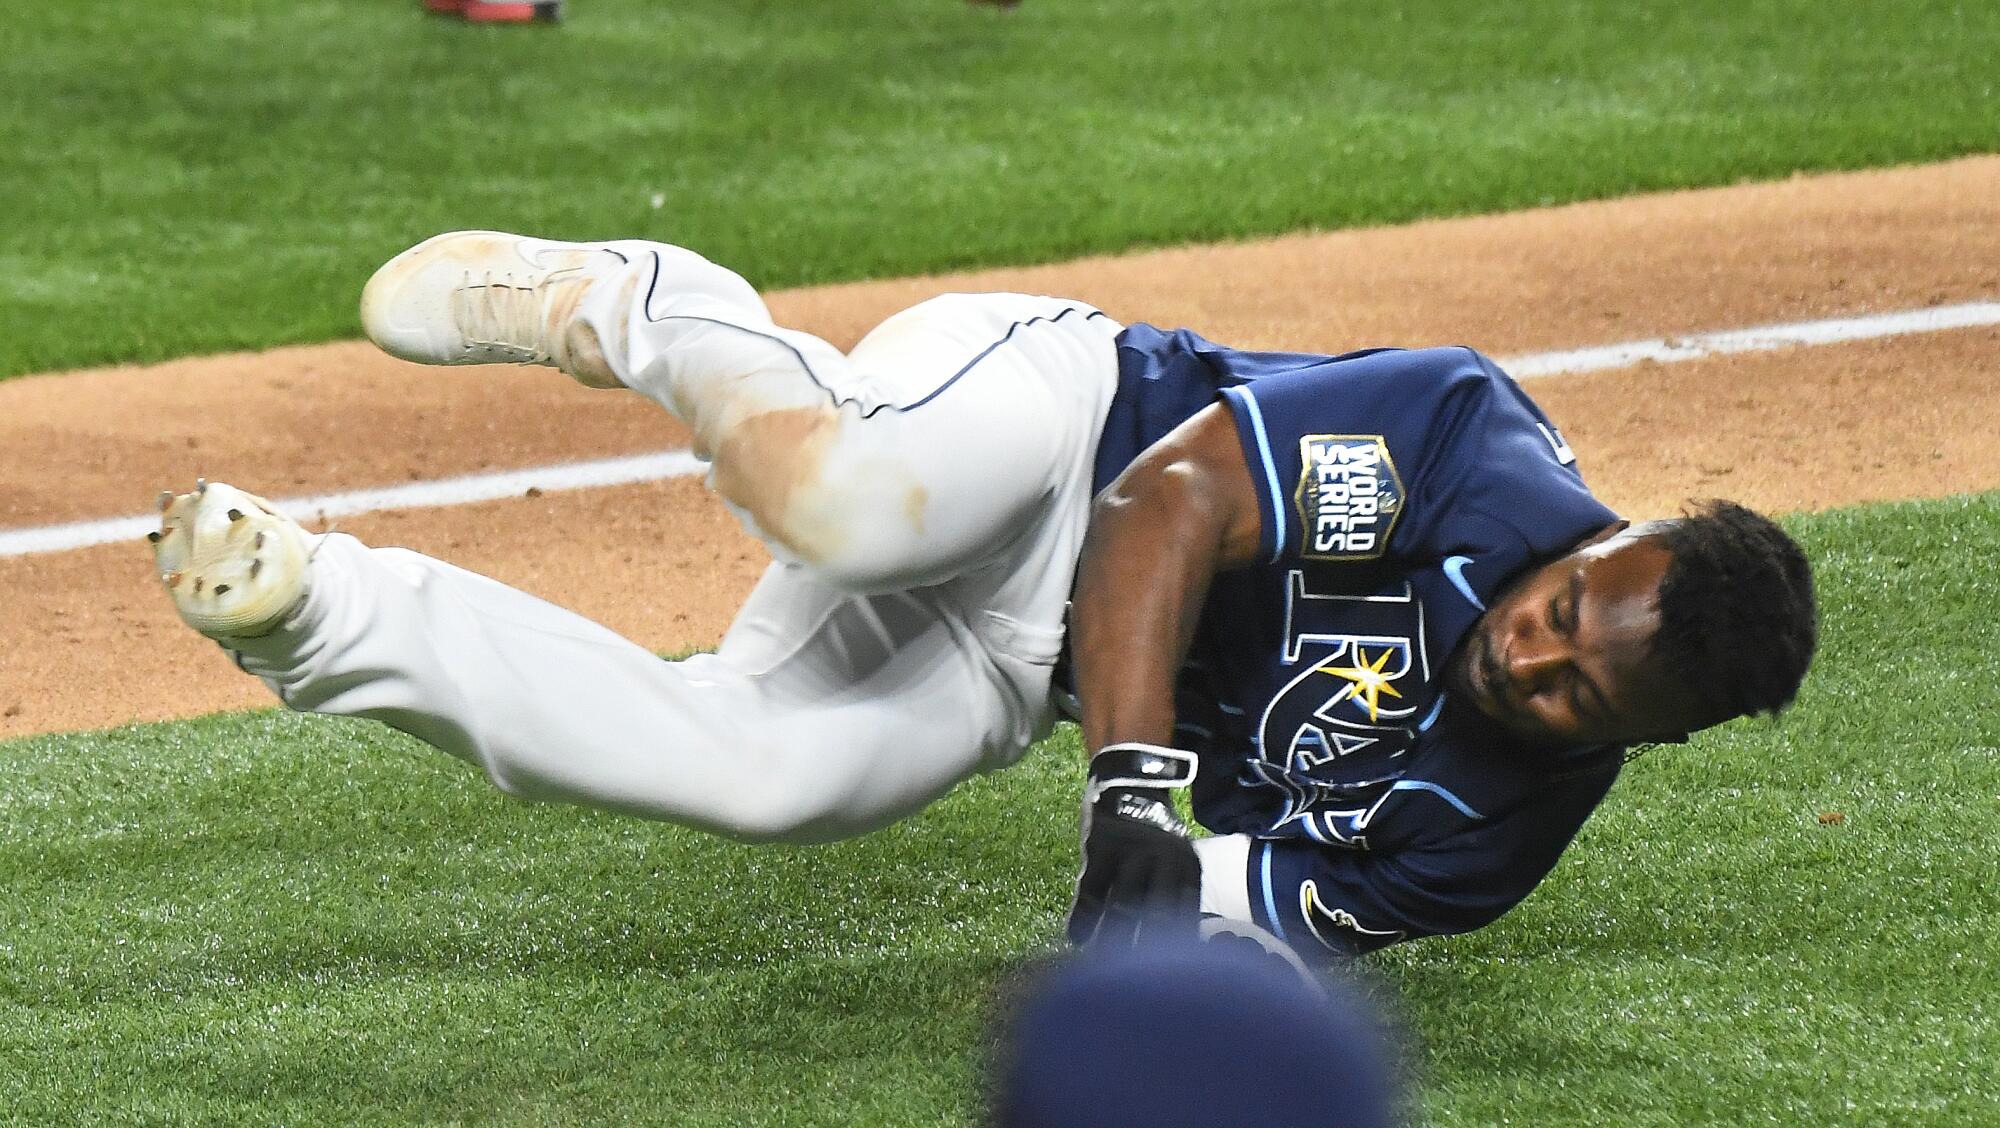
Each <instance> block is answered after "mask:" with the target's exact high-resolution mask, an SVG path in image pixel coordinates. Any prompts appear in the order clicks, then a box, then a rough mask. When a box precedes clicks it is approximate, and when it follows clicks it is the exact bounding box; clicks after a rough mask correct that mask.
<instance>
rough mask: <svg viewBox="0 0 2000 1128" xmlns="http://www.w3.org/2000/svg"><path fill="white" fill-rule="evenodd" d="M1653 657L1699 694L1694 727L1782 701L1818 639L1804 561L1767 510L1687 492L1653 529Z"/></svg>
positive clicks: (1768, 709)
mask: <svg viewBox="0 0 2000 1128" xmlns="http://www.w3.org/2000/svg"><path fill="white" fill-rule="evenodd" d="M1655 535H1656V536H1657V537H1658V538H1659V543H1660V544H1661V546H1662V547H1664V548H1665V549H1666V550H1667V551H1668V552H1669V553H1670V554H1671V555H1672V557H1673V558H1672V560H1671V561H1669V562H1668V564H1667V570H1666V574H1665V576H1664V577H1662V578H1661V580H1660V630H1659V633H1658V634H1657V635H1655V636H1654V639H1653V655H1654V658H1655V660H1657V661H1659V662H1661V663H1663V664H1664V667H1665V669H1666V672H1667V673H1668V674H1669V675H1670V676H1671V677H1673V678H1675V679H1676V680H1678V681H1679V682H1680V683H1681V684H1682V685H1683V686H1684V687H1686V688H1687V689H1688V690H1689V691H1690V692H1692V693H1693V694H1694V695H1695V696H1696V698H1697V699H1699V700H1700V701H1701V702H1702V703H1703V706H1704V708H1703V712H1702V713H1701V714H1700V715H1699V717H1698V723H1697V724H1696V725H1695V727H1696V728H1707V727H1709V726H1710V725H1719V724H1721V723H1722V722H1724V721H1728V720H1733V719H1735V718H1737V717H1747V716H1752V715H1754V714H1758V713H1767V714H1768V713H1776V712H1778V711H1779V710H1780V709H1783V708H1784V707H1785V706H1787V705H1789V704H1791V702H1792V698H1793V697H1795V696H1797V694H1798V691H1799V683H1800V682H1802V681H1804V680H1805V676H1806V667H1807V666H1809V665H1811V664H1812V656H1813V648H1814V647H1815V646H1817V645H1818V642H1819V612H1818V609H1817V608H1816V606H1815V605H1814V601H1813V582H1812V567H1811V565H1809V564H1808V563H1807V562H1806V554H1805V551H1804V550H1803V549H1801V548H1799V545H1798V542H1797V541H1794V540H1793V539H1792V538H1791V537H1790V536H1789V535H1787V534H1786V532H1785V530H1783V529H1781V528H1779V527H1778V526H1777V524H1776V523H1775V522H1773V521H1772V520H1771V519H1770V518H1768V517H1765V516H1763V515H1762V514H1759V513H1756V512H1754V511H1752V510H1750V509H1746V508H1744V507H1743V506H1741V505H1738V504H1736V503H1735V502H1732V501H1721V500H1717V499H1710V500H1706V501H1698V502H1693V503H1691V504H1690V505H1689V507H1688V508H1687V509H1686V510H1685V511H1684V512H1683V515H1682V516H1681V517H1680V518H1679V519H1678V520H1674V521H1669V522H1666V523H1665V527H1664V528H1662V529H1661V531H1660V532H1658V533H1657V534H1655Z"/></svg>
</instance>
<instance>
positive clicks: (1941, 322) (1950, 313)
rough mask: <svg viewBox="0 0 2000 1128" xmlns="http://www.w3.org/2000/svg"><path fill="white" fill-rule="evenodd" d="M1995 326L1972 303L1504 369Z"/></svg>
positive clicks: (1539, 370) (1765, 328)
mask: <svg viewBox="0 0 2000 1128" xmlns="http://www.w3.org/2000/svg"><path fill="white" fill-rule="evenodd" d="M1993 324H2000V302H1967V303H1965V304H1963V305H1949V306H1932V307H1931V308H1929V309H1910V310H1902V311H1899V312H1896V313H1876V314H1870V315H1868V316H1866V317H1836V318H1829V319H1827V320H1825V321H1798V322H1793V323H1792V324H1789V325H1759V326H1756V327H1754V328H1750V329H1728V330H1724V331H1723V332H1720V333H1703V334H1701V335H1699V336H1694V337H1655V338H1654V339H1652V340H1650V341H1627V342H1625V343H1624V344H1618V345H1599V346H1597V347H1596V348H1589V349H1572V350H1570V351H1568V352H1548V353H1536V354H1534V355H1533V356H1519V357H1514V358H1513V359H1511V360H1502V361H1500V362H1499V363H1500V367H1502V368H1504V369H1506V370H1507V372H1508V373H1509V374H1510V375H1512V376H1513V377H1514V378H1515V379H1517V380H1530V379H1533V378H1535V377H1537V376H1565V375H1570V374H1573V373H1578V372H1601V371H1604V370H1605V369H1608V368H1626V367H1629V366H1631V365H1634V364H1638V363H1639V362H1640V361H1645V360H1652V361H1658V362H1660V363H1662V364H1673V363H1675V362H1678V361H1683V360H1700V359H1701V358H1702V357H1705V356H1720V355H1722V354H1724V353H1742V352H1768V351H1771V350H1773V349H1784V348H1793V347H1796V346H1800V345H1831V344H1838V343H1839V342H1841V341H1865V340H1868V339H1870V338H1873V337H1900V336H1903V335H1905V334H1908V333H1936V332H1938V331H1940V330H1944V329H1970V328H1972V327H1974V326H1978V325H1993Z"/></svg>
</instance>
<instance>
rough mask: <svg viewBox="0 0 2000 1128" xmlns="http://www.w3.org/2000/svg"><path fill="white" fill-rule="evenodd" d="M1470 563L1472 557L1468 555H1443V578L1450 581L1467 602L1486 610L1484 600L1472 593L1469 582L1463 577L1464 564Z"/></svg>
mask: <svg viewBox="0 0 2000 1128" xmlns="http://www.w3.org/2000/svg"><path fill="white" fill-rule="evenodd" d="M1470 563H1472V557H1470V556H1447V557H1445V558H1444V578H1445V579H1447V580H1450V581H1451V586H1453V587H1455V588H1457V589H1458V594H1460V595H1462V596H1464V597H1465V601H1466V602H1467V603H1470V604H1472V605H1473V606H1474V607H1477V608H1478V609H1480V610H1481V611H1484V610H1486V603H1485V601H1484V600H1482V599H1480V598H1479V596H1478V595H1476V594H1474V592H1473V590H1472V584H1471V582H1470V581H1468V580H1467V579H1466V578H1465V566H1466V565H1467V564H1470Z"/></svg>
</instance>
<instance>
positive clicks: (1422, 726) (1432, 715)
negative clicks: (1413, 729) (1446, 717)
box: [1417, 693, 1444, 732]
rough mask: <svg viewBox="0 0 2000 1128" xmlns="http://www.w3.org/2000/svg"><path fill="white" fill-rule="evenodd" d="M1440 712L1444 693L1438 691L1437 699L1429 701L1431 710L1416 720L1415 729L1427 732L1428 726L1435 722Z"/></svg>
mask: <svg viewBox="0 0 2000 1128" xmlns="http://www.w3.org/2000/svg"><path fill="white" fill-rule="evenodd" d="M1442 712H1444V694H1442V693H1440V694H1438V696H1437V700H1436V701H1433V702H1431V711H1430V712H1429V713H1426V714H1424V719H1423V720H1421V721H1418V722H1417V731H1418V732H1429V731H1430V727H1431V726H1432V725H1434V724H1436V723H1437V719H1438V714H1439V713H1442Z"/></svg>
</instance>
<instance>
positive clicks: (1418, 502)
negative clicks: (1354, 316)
mask: <svg viewBox="0 0 2000 1128" xmlns="http://www.w3.org/2000/svg"><path fill="white" fill-rule="evenodd" d="M1222 396H1223V399H1224V402H1226V403H1227V404H1228V405H1229V408H1230V410H1231V412H1232V413H1233V414H1234V416H1235V419H1236V426H1237V435H1238V439H1239V440H1240V442H1241V444H1242V447H1243V453H1244V458H1245V461H1246V462H1247V463H1248V464H1249V467H1250V473H1251V478H1252V480H1253V481H1254V482H1255V483H1256V486H1257V493H1258V509H1259V513H1260V516H1261V519H1262V528H1261V532H1262V538H1261V542H1260V543H1261V548H1262V552H1263V555H1262V557H1261V559H1262V560H1264V561H1265V562H1266V563H1271V564H1277V563H1281V562H1285V561H1290V560H1324V561H1368V560H1378V559H1391V560H1397V561H1403V562H1431V561H1436V560H1440V559H1443V558H1444V557H1445V556H1447V555H1451V554H1455V553H1458V554H1464V555H1467V556H1469V557H1471V558H1473V559H1475V560H1479V561H1481V562H1482V563H1483V564H1484V566H1485V567H1487V568H1489V569H1497V570H1501V571H1504V570H1507V569H1511V568H1512V567H1514V566H1517V565H1518V564H1519V563H1520V562H1521V561H1522V560H1527V559H1534V558H1538V557H1540V556H1544V555H1547V554H1549V553H1552V552H1556V551H1560V550H1561V549H1563V548H1566V547H1568V545H1570V544H1574V543H1575V542H1576V541H1577V540H1579V539H1581V538H1582V537H1584V536H1586V535H1588V534H1589V533H1590V532H1594V531H1595V530H1597V529H1599V528H1602V527H1603V526H1605V525H1606V524H1609V523H1610V522H1611V521H1612V520H1614V519H1615V514H1613V513H1612V512H1611V511H1610V510H1608V509H1606V508H1605V507H1604V506H1603V504H1602V503H1600V502H1598V501H1597V499H1596V498H1595V497H1593V496H1592V495H1591V493H1590V490H1589V488H1588V487H1587V486H1585V485H1584V483H1583V477H1582V475H1581V474H1580V473H1578V471H1577V468H1576V465H1575V463H1576V457H1575V455H1574V454H1572V453H1571V452H1570V449H1569V446H1568V444H1567V443H1566V442H1564V441H1563V438H1562V436H1561V434H1560V433H1559V432H1558V431H1557V430H1556V429H1555V427H1554V426H1553V425H1552V424H1550V423H1549V421H1548V418H1547V417H1546V416H1545V415H1543V414H1542V412H1541V409H1540V408H1539V407H1537V406H1536V405H1535V403H1534V401H1533V400H1531V399H1529V398H1528V396H1527V394H1526V393H1525V392H1523V391H1522V390H1521V388H1520V386H1519V385H1518V384H1516V383H1515V382H1514V381H1513V380H1512V379H1510V378H1509V377H1508V376H1507V375H1506V374H1505V373H1503V372H1501V371H1500V369H1499V368H1498V367H1497V366H1496V365H1495V364H1494V363H1493V362H1492V361H1491V360H1488V359H1487V358H1486V357H1484V356H1481V355H1480V354H1479V353H1477V352H1474V351H1473V350H1471V349H1467V348H1442V349H1422V350H1416V351H1406V350H1401V349H1383V350H1377V351H1375V352H1370V353H1360V354H1352V355H1350V356H1346V357H1337V358H1333V359H1332V360H1330V361H1328V362H1327V363H1325V364H1321V365H1314V366H1310V367H1301V368H1297V369H1293V370H1290V371H1285V372H1279V373H1274V374H1272V375H1269V376H1266V377H1263V378H1261V379H1257V380H1254V381H1249V382H1245V383H1242V384H1238V385H1235V386H1232V387H1226V388H1224V389H1222Z"/></svg>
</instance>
